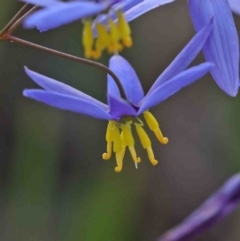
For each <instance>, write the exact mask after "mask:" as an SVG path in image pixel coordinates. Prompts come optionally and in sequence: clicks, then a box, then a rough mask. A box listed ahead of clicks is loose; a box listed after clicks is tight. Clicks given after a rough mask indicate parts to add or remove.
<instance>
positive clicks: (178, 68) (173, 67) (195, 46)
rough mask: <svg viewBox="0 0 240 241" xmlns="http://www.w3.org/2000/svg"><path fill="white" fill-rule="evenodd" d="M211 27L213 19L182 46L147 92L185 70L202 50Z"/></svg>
mask: <svg viewBox="0 0 240 241" xmlns="http://www.w3.org/2000/svg"><path fill="white" fill-rule="evenodd" d="M212 28H213V19H212V20H211V21H209V22H208V24H207V25H206V26H205V27H203V28H202V29H201V30H200V31H199V32H198V33H197V34H196V35H195V36H194V37H193V38H192V39H191V40H190V42H189V43H188V44H187V45H186V46H185V47H184V48H183V50H182V51H181V52H180V53H179V54H178V55H177V57H176V58H175V59H174V60H173V62H172V63H171V64H170V65H169V66H168V67H167V68H166V69H165V70H164V72H163V73H162V74H161V75H160V76H159V77H158V78H157V80H156V81H155V83H154V84H153V85H152V87H151V89H150V90H149V92H148V94H150V93H151V92H152V91H154V90H155V89H156V88H157V87H159V86H160V85H162V84H163V83H165V82H166V81H168V80H169V79H172V78H173V77H174V76H175V75H177V74H179V73H180V72H182V71H183V70H185V69H186V68H187V67H188V65H189V64H190V63H191V62H192V61H193V60H194V58H195V57H196V56H197V55H198V53H199V52H200V51H201V50H202V47H203V46H204V44H205V43H206V40H207V39H208V37H209V35H210V33H211V31H212Z"/></svg>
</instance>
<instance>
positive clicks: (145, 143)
mask: <svg viewBox="0 0 240 241" xmlns="http://www.w3.org/2000/svg"><path fill="white" fill-rule="evenodd" d="M135 127H136V131H137V133H138V136H139V139H140V141H141V144H142V146H143V148H144V149H146V150H147V153H148V158H149V161H150V162H151V163H152V165H154V166H155V165H157V164H158V161H157V160H155V158H154V154H153V150H152V143H151V140H150V139H149V137H148V135H147V133H146V132H145V130H144V129H143V128H142V126H141V124H136V123H135Z"/></svg>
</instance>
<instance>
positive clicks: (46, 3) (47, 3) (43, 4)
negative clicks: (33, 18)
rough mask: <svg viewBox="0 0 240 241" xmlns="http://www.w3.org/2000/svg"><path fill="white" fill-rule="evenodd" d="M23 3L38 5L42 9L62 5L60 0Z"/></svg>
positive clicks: (26, 0)
mask: <svg viewBox="0 0 240 241" xmlns="http://www.w3.org/2000/svg"><path fill="white" fill-rule="evenodd" d="M21 1H22V2H26V3H29V4H33V5H37V6H40V7H50V6H54V5H55V6H56V4H62V3H63V2H60V1H59V0H21Z"/></svg>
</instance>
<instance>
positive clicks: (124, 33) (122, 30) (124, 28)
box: [118, 11, 132, 48]
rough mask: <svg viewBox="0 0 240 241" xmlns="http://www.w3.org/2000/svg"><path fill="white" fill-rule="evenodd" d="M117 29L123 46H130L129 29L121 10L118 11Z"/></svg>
mask: <svg viewBox="0 0 240 241" xmlns="http://www.w3.org/2000/svg"><path fill="white" fill-rule="evenodd" d="M118 29H119V34H120V37H121V39H122V42H123V44H124V46H125V47H128V48H129V47H131V46H132V38H131V29H130V27H129V24H128V22H127V21H126V19H125V17H124V14H123V12H122V11H118Z"/></svg>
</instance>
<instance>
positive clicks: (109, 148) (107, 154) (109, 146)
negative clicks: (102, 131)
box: [102, 142, 112, 160]
mask: <svg viewBox="0 0 240 241" xmlns="http://www.w3.org/2000/svg"><path fill="white" fill-rule="evenodd" d="M111 156H112V142H108V143H107V152H105V153H103V154H102V158H103V159H104V160H109V159H110V158H111Z"/></svg>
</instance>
